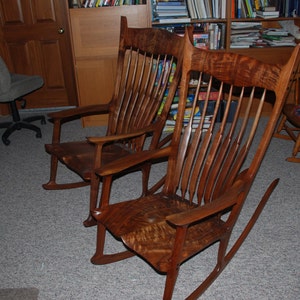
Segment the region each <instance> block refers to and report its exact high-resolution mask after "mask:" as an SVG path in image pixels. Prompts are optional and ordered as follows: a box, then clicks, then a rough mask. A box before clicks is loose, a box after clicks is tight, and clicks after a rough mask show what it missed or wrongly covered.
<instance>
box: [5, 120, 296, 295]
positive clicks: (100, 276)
mask: <svg viewBox="0 0 300 300" xmlns="http://www.w3.org/2000/svg"><path fill="white" fill-rule="evenodd" d="M51 130H52V124H51V123H47V125H45V126H42V133H43V137H42V139H36V138H35V135H34V133H32V132H30V131H27V130H21V131H18V132H16V133H14V134H13V135H12V136H11V138H10V140H11V144H10V145H9V146H8V147H7V146H5V145H3V144H2V143H0V157H1V173H0V194H1V196H0V197H1V200H0V253H1V257H0V289H2V290H0V299H1V300H2V299H19V298H17V295H18V293H17V292H19V291H20V290H17V291H16V293H15V298H9V297H7V298H3V296H2V294H3V289H25V290H24V293H23V294H22V295H23V296H24V297H23V298H22V299H31V298H26V297H25V295H26V294H28V295H29V293H30V292H34V293H33V294H32V297H35V298H32V299H36V297H37V294H38V299H39V300H54V299H58V300H69V299H70V300H92V299H101V300H106V299H107V300H125V299H126V300H128V299H130V300H131V299H136V300H141V299H143V300H150V299H151V300H158V299H161V297H162V293H163V288H164V279H165V277H164V276H162V275H159V274H157V273H156V272H155V271H154V270H153V269H152V268H150V267H149V266H148V265H147V264H146V263H145V262H143V261H142V260H140V259H139V258H137V257H133V258H130V259H128V260H125V261H121V262H118V263H115V264H110V265H104V266H95V265H92V264H91V263H90V261H89V260H90V257H91V256H92V255H93V252H94V250H95V234H96V228H84V227H83V226H82V221H83V220H84V218H85V217H86V216H87V210H88V197H89V190H88V188H87V187H85V188H80V189H73V190H63V191H45V190H44V189H43V188H42V184H43V183H45V182H46V181H47V180H48V176H49V162H50V160H49V155H48V154H46V153H45V151H44V143H47V142H50V140H51ZM97 131H102V132H103V131H104V129H103V128H100V129H99V128H88V129H82V128H81V126H80V123H79V122H77V121H75V122H72V123H71V124H69V125H68V126H66V131H65V132H64V133H63V135H64V137H72V136H77V137H78V138H82V137H84V136H86V135H93V134H95V133H96V132H97ZM291 149H292V143H291V142H288V141H284V140H279V139H273V140H272V143H271V146H270V149H269V151H268V153H267V156H266V158H265V161H264V163H263V165H262V168H261V171H260V172H259V174H258V176H257V179H256V181H255V184H254V186H253V189H252V191H251V193H250V195H249V198H248V201H247V203H246V204H245V207H244V209H243V212H242V215H241V219H240V220H239V222H238V224H237V225H238V226H237V231H238V230H239V229H241V228H242V227H243V224H245V222H246V220H247V216H249V215H250V214H251V212H252V209H253V208H254V206H255V203H256V202H257V201H258V199H259V198H260V197H261V195H262V194H263V192H264V188H265V187H266V186H267V184H268V183H269V182H271V181H272V180H273V179H274V178H276V177H280V178H281V180H280V183H279V186H278V187H277V188H276V190H275V191H274V193H273V195H272V196H271V199H270V200H269V202H268V204H267V206H266V208H265V210H264V211H263V213H262V215H261V217H260V219H259V220H258V222H257V224H256V225H255V227H254V229H253V231H252V232H251V233H250V235H249V237H248V238H247V240H246V241H245V243H244V244H243V246H242V247H241V249H240V251H239V252H238V253H237V255H236V257H235V258H234V259H233V260H232V262H231V263H230V264H229V265H228V267H227V269H225V271H224V272H223V273H222V275H221V276H220V277H219V278H218V279H217V280H216V281H215V283H214V284H213V285H212V286H211V287H210V288H209V289H208V290H207V291H206V292H205V294H204V295H203V296H202V298H201V299H209V300H216V299H220V300H221V299H222V300H223V299H238V300H243V299H244V300H252V299H253V300H256V299H260V300H264V299H270V300H282V299H289V300H294V299H295V300H296V299H299V295H300V271H299V265H300V254H299V243H300V242H299V241H300V226H299V225H300V224H299V211H300V201H299V193H300V182H299V176H300V165H299V164H291V163H288V162H286V161H285V157H287V156H288V155H289V154H290V153H291ZM164 167H165V165H164V164H162V165H159V166H155V168H154V169H153V174H152V177H151V180H152V182H154V181H155V178H159V176H160V174H161V173H162V172H164ZM61 174H62V178H64V179H71V178H73V176H74V175H72V174H71V173H70V172H68V171H66V170H63V169H62V170H61ZM113 188H114V189H113V194H112V199H114V201H118V199H124V198H127V197H134V196H137V195H139V192H140V176H139V173H135V174H131V175H130V176H129V177H126V178H120V179H118V181H117V182H116V183H115V184H114V186H113ZM236 234H237V233H236ZM108 240H109V243H108V250H113V249H119V248H122V247H123V246H122V245H121V244H120V243H118V242H116V241H115V240H114V239H112V238H111V237H110V236H109V237H108ZM212 250H213V249H212ZM212 250H209V251H206V252H204V253H203V255H198V256H197V257H196V258H194V259H193V260H191V261H189V262H187V263H186V264H184V265H183V267H182V268H181V271H180V275H179V278H178V281H177V284H176V288H175V291H174V299H175V300H179V299H180V300H181V299H184V298H185V296H186V295H187V294H188V291H191V290H192V289H193V288H194V287H196V285H197V284H198V282H199V280H200V279H201V278H202V277H203V276H204V274H205V273H207V272H208V271H209V270H210V269H209V268H210V266H211V261H212V259H213V258H214V253H213V251H212ZM1 293H2V294H1ZM1 297H2V298H1Z"/></svg>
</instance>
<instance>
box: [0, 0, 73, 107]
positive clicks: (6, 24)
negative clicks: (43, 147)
mask: <svg viewBox="0 0 300 300" xmlns="http://www.w3.org/2000/svg"><path fill="white" fill-rule="evenodd" d="M67 15H68V7H67V1H62V0H9V1H7V0H0V18H1V32H0V55H1V56H3V58H4V60H5V61H6V63H7V65H8V67H9V69H10V70H11V71H12V72H16V73H23V74H39V75H41V76H42V77H43V78H44V81H45V85H44V87H43V88H42V89H41V90H38V91H36V92H35V93H33V94H31V95H28V96H27V97H26V100H27V105H26V107H27V108H38V107H39V108H42V107H57V106H70V105H76V104H77V103H76V86H75V83H74V82H75V80H74V68H73V60H72V52H71V44H70V33H69V25H68V18H67Z"/></svg>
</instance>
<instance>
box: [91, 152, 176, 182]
mask: <svg viewBox="0 0 300 300" xmlns="http://www.w3.org/2000/svg"><path fill="white" fill-rule="evenodd" d="M171 150H172V147H170V146H168V147H165V148H162V149H155V150H144V151H140V152H136V153H133V154H131V155H128V156H126V157H122V158H120V159H118V160H115V161H113V162H111V163H108V164H106V165H105V166H103V167H101V168H99V169H96V170H95V172H96V173H97V174H99V175H100V176H109V175H113V174H117V173H119V172H122V171H125V170H126V169H129V168H132V167H135V166H137V165H139V164H141V163H144V162H146V161H150V160H155V159H159V158H165V157H168V156H169V155H170V153H171Z"/></svg>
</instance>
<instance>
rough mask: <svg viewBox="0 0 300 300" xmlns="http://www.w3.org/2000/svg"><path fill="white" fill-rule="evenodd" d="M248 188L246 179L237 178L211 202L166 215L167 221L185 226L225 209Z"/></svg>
mask: <svg viewBox="0 0 300 300" xmlns="http://www.w3.org/2000/svg"><path fill="white" fill-rule="evenodd" d="M247 188H248V181H243V180H238V181H236V182H235V184H234V185H233V186H232V187H231V188H230V189H228V190H226V193H224V194H223V195H221V196H220V197H218V198H217V199H216V200H214V201H213V202H210V203H208V204H205V205H202V206H199V207H197V208H191V210H188V211H185V212H182V213H178V214H173V215H170V216H167V218H166V219H167V221H168V222H169V223H171V224H173V225H174V226H177V227H186V226H189V225H191V224H193V223H195V222H198V221H201V220H203V219H205V218H207V217H209V216H212V215H215V214H218V213H220V212H223V211H225V210H226V209H228V208H230V207H232V206H233V205H235V204H236V202H237V200H238V197H239V196H240V194H241V193H243V191H246V190H247Z"/></svg>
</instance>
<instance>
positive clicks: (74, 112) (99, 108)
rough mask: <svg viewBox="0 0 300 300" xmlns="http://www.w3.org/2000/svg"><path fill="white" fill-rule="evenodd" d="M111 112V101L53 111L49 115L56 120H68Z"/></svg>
mask: <svg viewBox="0 0 300 300" xmlns="http://www.w3.org/2000/svg"><path fill="white" fill-rule="evenodd" d="M108 112H109V103H107V104H97V105H87V106H81V107H75V108H70V109H66V110H61V111H57V112H52V113H49V114H48V117H50V118H51V119H53V120H55V121H60V122H61V123H62V122H67V121H70V120H74V119H79V118H81V117H86V116H90V115H99V114H107V113H108Z"/></svg>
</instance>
